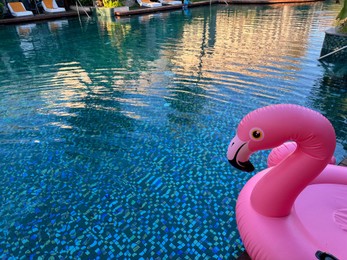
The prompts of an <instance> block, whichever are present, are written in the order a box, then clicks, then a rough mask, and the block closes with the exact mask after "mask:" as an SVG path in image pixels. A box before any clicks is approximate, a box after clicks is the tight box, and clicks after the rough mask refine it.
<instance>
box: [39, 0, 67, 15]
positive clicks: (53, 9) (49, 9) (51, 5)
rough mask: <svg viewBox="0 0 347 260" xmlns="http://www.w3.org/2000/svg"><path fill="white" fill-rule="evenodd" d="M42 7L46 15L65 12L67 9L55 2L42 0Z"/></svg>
mask: <svg viewBox="0 0 347 260" xmlns="http://www.w3.org/2000/svg"><path fill="white" fill-rule="evenodd" d="M42 7H43V10H44V11H45V12H46V13H59V12H65V11H66V10H65V8H63V7H59V6H58V5H57V3H56V1H55V0H42Z"/></svg>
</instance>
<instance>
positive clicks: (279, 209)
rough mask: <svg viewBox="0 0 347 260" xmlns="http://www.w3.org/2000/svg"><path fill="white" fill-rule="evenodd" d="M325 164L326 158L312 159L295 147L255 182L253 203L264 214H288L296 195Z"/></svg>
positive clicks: (281, 215)
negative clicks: (292, 151) (293, 150)
mask: <svg viewBox="0 0 347 260" xmlns="http://www.w3.org/2000/svg"><path fill="white" fill-rule="evenodd" d="M327 164H328V160H320V159H317V158H314V157H312V156H311V155H308V154H307V153H305V152H303V151H302V150H301V149H300V148H298V149H297V150H296V151H295V152H294V153H293V154H291V155H290V156H288V157H287V158H286V159H285V160H284V161H283V162H282V163H280V164H278V165H277V166H275V167H273V168H270V170H269V171H268V172H267V173H266V174H265V175H264V176H263V177H262V178H261V179H260V180H259V181H258V182H257V184H256V185H255V187H254V189H253V191H252V194H251V203H252V206H253V207H254V209H255V210H256V211H257V212H258V213H260V214H262V215H264V216H268V217H285V216H288V215H289V214H290V212H291V209H292V206H293V204H294V202H295V200H296V198H297V197H298V195H299V194H300V193H301V191H302V190H303V189H305V187H306V186H307V185H308V184H309V183H310V182H311V181H312V180H313V179H314V178H316V177H317V176H318V175H319V174H320V173H321V172H322V171H323V169H324V168H325V167H326V165H327Z"/></svg>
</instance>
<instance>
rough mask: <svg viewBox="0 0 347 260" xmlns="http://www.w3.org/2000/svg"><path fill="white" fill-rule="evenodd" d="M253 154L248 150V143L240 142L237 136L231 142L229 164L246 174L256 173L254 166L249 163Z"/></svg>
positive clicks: (228, 156) (228, 155) (228, 154)
mask: <svg viewBox="0 0 347 260" xmlns="http://www.w3.org/2000/svg"><path fill="white" fill-rule="evenodd" d="M251 154H252V152H251V151H250V150H249V149H248V144H247V142H244V141H242V140H240V138H239V137H238V136H237V135H236V136H235V137H234V138H233V139H232V140H231V142H230V144H229V147H228V152H227V158H228V161H229V163H230V164H231V165H232V166H234V167H235V168H236V169H239V170H241V171H245V172H252V171H254V166H253V164H252V163H251V162H250V161H249V157H250V155H251Z"/></svg>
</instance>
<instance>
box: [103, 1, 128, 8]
mask: <svg viewBox="0 0 347 260" xmlns="http://www.w3.org/2000/svg"><path fill="white" fill-rule="evenodd" d="M102 3H103V5H104V7H107V8H112V7H120V6H123V4H122V2H121V1H120V0H102Z"/></svg>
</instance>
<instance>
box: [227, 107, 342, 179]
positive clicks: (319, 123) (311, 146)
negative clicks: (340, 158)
mask: <svg viewBox="0 0 347 260" xmlns="http://www.w3.org/2000/svg"><path fill="white" fill-rule="evenodd" d="M329 125H330V123H329V122H328V120H327V119H326V118H324V117H323V116H322V115H320V114H319V113H317V112H316V111H313V110H309V109H307V108H305V107H301V106H297V105H290V104H280V105H272V106H266V107H263V108H259V109H257V110H254V111H252V112H250V113H249V114H248V115H246V116H245V117H244V118H243V119H242V120H241V122H240V124H239V125H238V128H237V132H236V135H235V137H234V138H233V139H232V140H231V142H230V145H229V147H228V152H227V158H228V160H229V162H230V164H231V165H232V166H234V167H235V168H237V169H239V170H242V171H246V172H251V171H253V170H254V166H253V165H252V163H251V162H250V161H249V158H250V156H251V154H253V153H254V152H256V151H259V150H266V149H271V148H274V147H277V146H279V145H281V144H283V143H284V142H286V141H295V142H296V143H297V145H298V147H300V149H301V150H304V151H305V152H306V153H307V154H309V155H311V156H314V157H322V158H323V157H325V156H326V149H323V148H324V147H325V148H327V147H328V150H329V152H330V153H331V154H332V152H333V150H334V147H335V146H334V136H335V135H334V131H333V128H332V127H331V126H329ZM321 140H323V143H322V141H321ZM325 140H326V141H325ZM331 154H330V157H329V158H331ZM328 156H329V155H328Z"/></svg>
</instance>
